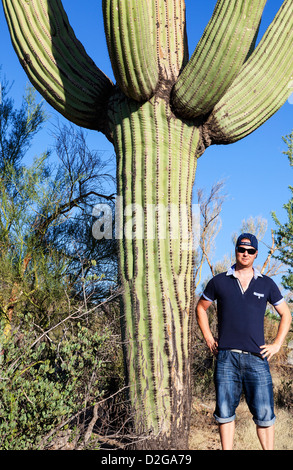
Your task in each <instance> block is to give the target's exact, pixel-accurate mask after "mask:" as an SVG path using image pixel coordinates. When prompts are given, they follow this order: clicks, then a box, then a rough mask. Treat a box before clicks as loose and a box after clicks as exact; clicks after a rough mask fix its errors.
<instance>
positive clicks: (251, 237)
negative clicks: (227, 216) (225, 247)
mask: <svg viewBox="0 0 293 470" xmlns="http://www.w3.org/2000/svg"><path fill="white" fill-rule="evenodd" d="M244 238H247V239H248V240H250V242H247V241H245V242H241V240H243V239H244ZM239 245H244V246H245V245H246V246H252V247H253V248H255V249H256V250H258V241H257V238H256V236H255V235H253V234H252V233H242V234H241V235H239V237H238V238H237V242H236V247H237V246H239Z"/></svg>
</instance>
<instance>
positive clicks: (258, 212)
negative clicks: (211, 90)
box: [0, 0, 293, 275]
mask: <svg viewBox="0 0 293 470" xmlns="http://www.w3.org/2000/svg"><path fill="white" fill-rule="evenodd" d="M101 4H102V0H85V1H83V2H80V1H77V0H63V6H64V8H65V10H66V12H67V14H68V16H69V20H70V22H71V25H72V26H73V28H74V30H75V33H76V35H77V37H78V38H79V40H80V41H81V42H82V43H83V45H84V47H85V48H86V50H87V53H88V54H89V55H90V56H91V57H92V59H93V60H94V62H95V63H96V65H97V66H98V67H99V68H101V69H102V70H103V72H104V73H106V74H107V75H108V76H109V77H110V78H112V79H113V80H114V77H113V74H112V69H111V64H110V61H109V58H108V52H107V48H106V42H105V37H104V29H103V20H102V7H101ZM215 4H216V0H205V1H204V2H203V1H202V0H186V9H187V28H188V40H189V50H190V54H191V53H192V52H193V50H194V48H195V47H196V44H197V42H198V40H199V39H200V37H201V35H202V33H203V30H204V28H205V26H206V24H207V22H208V21H209V19H210V17H211V14H212V12H213V9H214V6H215ZM281 4H282V1H281V0H268V1H267V5H266V7H265V10H264V16H263V21H262V26H261V30H260V36H259V37H261V36H262V34H263V32H264V31H265V29H266V28H267V26H268V25H269V23H270V22H271V21H272V19H273V17H274V15H275V14H276V12H277V10H278V9H279V7H280V6H281ZM80 5H82V7H81V6H80ZM0 44H1V53H0V54H1V55H0V64H1V65H2V72H0V73H1V75H2V76H3V75H5V76H6V78H7V79H8V80H9V81H10V82H11V81H13V80H14V86H13V89H12V91H13V94H14V97H15V101H16V104H17V103H19V101H20V99H21V96H22V94H23V91H24V87H25V85H26V84H27V83H28V79H27V77H26V75H25V73H24V72H23V70H22V68H21V66H20V64H19V62H18V59H17V57H16V55H15V52H14V50H13V48H12V46H11V43H10V37H9V33H8V29H7V25H6V22H5V18H4V13H3V9H2V5H1V7H0ZM46 109H47V111H48V112H49V113H50V116H51V118H50V121H49V122H48V123H47V124H46V126H45V128H44V129H43V131H42V132H41V133H40V134H39V136H38V137H37V139H36V141H35V144H34V147H33V149H32V152H31V154H30V155H31V156H34V155H37V154H40V153H41V152H43V151H44V150H46V148H47V147H48V146H50V145H51V142H52V138H51V136H50V130H52V123H56V121H57V119H59V120H60V121H62V118H60V116H59V115H58V114H57V113H56V112H55V111H54V110H53V109H52V108H51V107H50V106H49V105H46ZM292 129H293V104H290V103H289V101H288V102H287V103H286V104H285V105H284V106H283V107H282V108H281V110H279V111H278V112H277V113H276V114H275V115H274V116H273V117H272V118H271V119H270V120H269V121H267V122H266V123H265V124H264V125H263V126H261V127H260V128H259V129H258V130H257V131H255V132H254V133H253V134H251V135H250V136H248V137H246V139H244V140H242V141H240V142H237V143H235V144H232V145H229V146H213V147H210V148H209V149H208V150H207V151H206V152H205V154H204V155H203V156H202V157H201V158H200V159H199V162H198V169H197V174H196V180H195V187H200V188H205V189H206V190H207V191H209V189H210V188H211V186H212V185H213V183H215V182H216V181H218V180H220V179H225V180H226V184H225V192H226V193H227V195H228V198H227V200H226V202H225V204H224V206H223V211H222V214H221V219H222V229H221V231H220V233H219V235H218V237H217V239H216V248H215V252H214V260H218V259H221V258H222V257H223V256H224V255H225V254H229V253H230V252H231V251H232V250H233V246H232V242H231V236H232V234H233V233H234V232H235V231H236V232H237V231H238V230H239V228H240V226H241V223H242V220H243V219H248V218H249V217H250V216H253V217H256V216H262V217H264V218H266V219H267V220H268V227H269V230H268V232H267V235H266V236H265V238H264V241H266V242H267V243H269V242H270V228H274V224H273V221H272V218H271V211H276V212H277V214H278V215H279V217H280V219H281V220H284V218H285V211H284V210H283V204H284V203H286V202H287V201H288V199H289V197H290V191H289V189H288V186H289V185H290V184H292V175H293V173H292V169H291V168H290V166H289V163H288V160H287V158H286V157H285V156H283V155H282V151H284V150H286V148H285V145H284V143H283V142H282V136H284V135H287V134H289V133H290V132H291V131H292ZM88 142H89V145H90V147H91V148H95V149H97V150H101V151H104V154H105V157H109V156H110V155H112V154H113V147H112V145H111V144H110V143H109V142H108V141H107V139H106V138H105V137H104V136H103V135H102V134H101V133H97V132H93V131H89V132H88ZM265 254H266V251H265V248H264V247H263V248H262V246H260V255H259V259H260V261H261V260H262V259H263V257H264V255H265ZM206 274H207V275H209V273H208V271H207V272H206Z"/></svg>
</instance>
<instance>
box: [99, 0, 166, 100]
mask: <svg viewBox="0 0 293 470" xmlns="http://www.w3.org/2000/svg"><path fill="white" fill-rule="evenodd" d="M103 14H104V25H105V32H106V39H107V45H108V50H109V55H110V59H111V63H112V68H113V72H114V75H115V78H116V80H117V83H118V85H119V87H120V89H121V90H122V91H123V92H124V94H125V95H126V96H128V97H129V98H133V99H134V100H136V101H145V100H147V99H149V98H150V97H151V96H152V95H153V94H154V92H155V89H156V87H157V84H158V81H159V72H158V65H157V58H156V40H155V30H154V28H152V23H153V22H154V17H155V8H154V2H153V0H151V1H149V0H139V1H138V0H127V1H124V0H123V1H121V0H103Z"/></svg>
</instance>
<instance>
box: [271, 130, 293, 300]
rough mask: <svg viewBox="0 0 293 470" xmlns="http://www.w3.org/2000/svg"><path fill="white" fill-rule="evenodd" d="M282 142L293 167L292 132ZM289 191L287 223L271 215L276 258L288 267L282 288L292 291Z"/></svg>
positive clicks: (292, 231)
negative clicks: (276, 246) (274, 224)
mask: <svg viewBox="0 0 293 470" xmlns="http://www.w3.org/2000/svg"><path fill="white" fill-rule="evenodd" d="M283 141H284V142H285V144H286V145H287V150H286V151H284V152H283V154H284V155H286V156H287V157H288V159H289V163H290V166H291V167H293V131H292V132H291V134H289V135H287V136H285V137H283ZM289 189H290V191H291V193H292V197H291V199H289V201H288V202H287V203H286V204H284V206H283V207H284V209H285V210H286V212H287V221H286V222H285V223H284V224H282V223H281V222H280V221H279V219H278V218H277V216H276V214H275V213H273V218H274V220H275V222H276V224H277V227H278V228H277V230H276V232H275V234H276V238H277V243H278V247H279V253H278V255H277V256H276V257H277V259H279V260H281V261H282V262H283V263H284V264H286V265H287V266H288V274H286V275H285V276H283V278H282V280H283V286H284V287H285V288H286V289H288V290H290V291H293V186H289Z"/></svg>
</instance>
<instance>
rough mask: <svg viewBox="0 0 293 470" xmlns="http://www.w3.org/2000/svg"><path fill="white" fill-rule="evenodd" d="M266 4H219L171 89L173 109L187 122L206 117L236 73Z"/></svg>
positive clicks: (249, 1) (252, 1)
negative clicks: (186, 119)
mask: <svg viewBox="0 0 293 470" xmlns="http://www.w3.org/2000/svg"><path fill="white" fill-rule="evenodd" d="M265 3H266V0H261V1H258V2H255V0H247V1H244V2H243V1H242V2H241V1H238V0H233V1H229V2H227V1H226V0H219V1H218V2H217V5H216V7H215V10H214V13H213V16H212V18H211V20H210V22H209V23H208V25H207V27H206V29H205V31H204V34H203V36H202V38H201V40H200V42H199V44H198V46H197V48H196V50H195V52H194V54H193V55H192V57H191V59H190V61H189V63H188V64H187V66H186V67H185V69H184V70H183V72H182V73H181V75H180V77H179V79H178V81H177V82H176V84H175V86H174V88H173V94H172V104H173V107H174V109H175V110H176V111H177V112H178V113H179V114H180V115H181V116H184V117H187V118H196V117H198V116H203V115H205V114H207V113H209V112H210V111H211V110H212V109H213V107H214V106H215V104H216V103H217V102H218V101H219V99H220V98H221V97H222V96H223V95H224V93H225V92H226V91H227V89H228V88H229V86H230V85H231V83H232V82H233V80H234V79H235V77H236V76H237V74H238V72H239V71H240V69H241V67H242V65H243V63H244V61H245V59H246V57H247V55H248V53H249V50H250V48H251V45H252V43H253V41H254V39H255V35H256V31H257V30H258V27H259V23H260V19H261V15H262V12H263V9H264V6H265Z"/></svg>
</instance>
